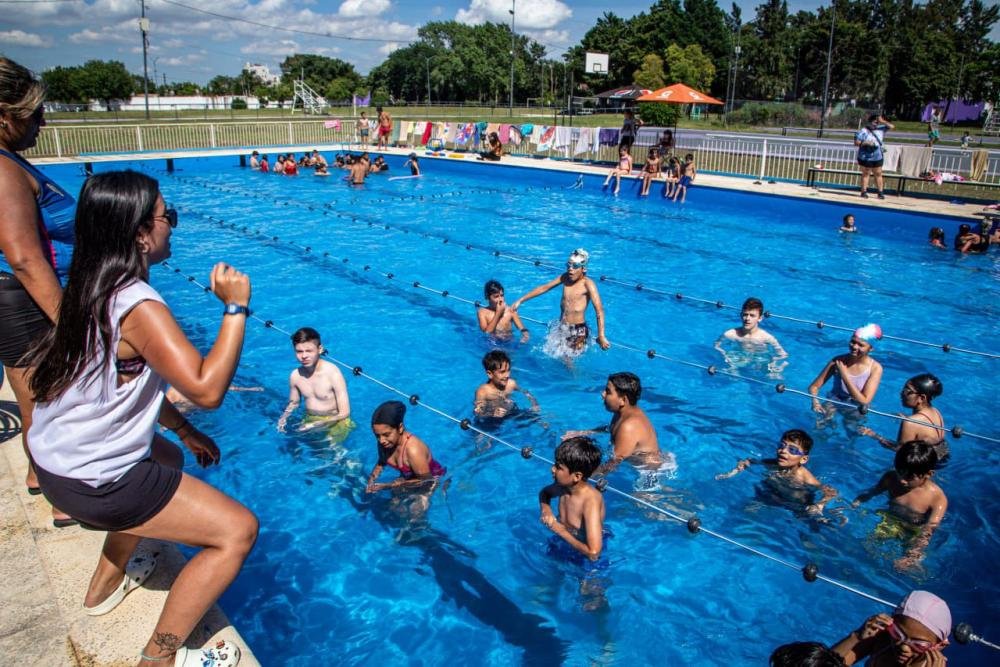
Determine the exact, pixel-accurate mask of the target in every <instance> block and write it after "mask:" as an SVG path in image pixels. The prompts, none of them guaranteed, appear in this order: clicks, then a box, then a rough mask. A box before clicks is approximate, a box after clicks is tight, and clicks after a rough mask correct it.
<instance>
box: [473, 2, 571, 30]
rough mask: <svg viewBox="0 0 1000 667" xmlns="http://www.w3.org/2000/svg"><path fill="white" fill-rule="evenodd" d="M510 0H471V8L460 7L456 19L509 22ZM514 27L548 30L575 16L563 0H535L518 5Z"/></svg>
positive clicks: (474, 21)
mask: <svg viewBox="0 0 1000 667" xmlns="http://www.w3.org/2000/svg"><path fill="white" fill-rule="evenodd" d="M511 4H512V3H511V2H510V0H470V2H469V7H468V9H459V10H458V13H457V14H455V20H456V21H458V22H459V23H468V24H472V25H475V24H478V23H485V22H486V21H493V22H494V23H509V22H510V8H511ZM515 11H516V14H515V17H514V27H515V29H518V28H524V29H527V30H545V29H547V28H552V27H555V26H556V25H557V24H559V23H560V22H562V21H565V20H566V19H568V18H569V17H571V16H572V15H573V10H571V9H570V8H569V6H567V5H566V3H564V2H560V0H532V1H531V2H526V3H522V4H521V6H520V7H516V8H515Z"/></svg>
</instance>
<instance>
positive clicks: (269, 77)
mask: <svg viewBox="0 0 1000 667" xmlns="http://www.w3.org/2000/svg"><path fill="white" fill-rule="evenodd" d="M243 71H244V72H250V73H251V74H256V75H257V78H258V79H260V80H261V81H263V82H264V85H266V86H276V85H278V84H279V83H280V82H281V76H279V75H278V74H271V70H270V69H269V68H268V66H267V65H257V64H252V63H247V64H246V65H244V66H243Z"/></svg>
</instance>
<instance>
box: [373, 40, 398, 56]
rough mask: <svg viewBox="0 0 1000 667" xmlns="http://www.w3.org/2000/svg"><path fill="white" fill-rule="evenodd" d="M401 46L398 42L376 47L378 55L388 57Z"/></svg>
mask: <svg viewBox="0 0 1000 667" xmlns="http://www.w3.org/2000/svg"><path fill="white" fill-rule="evenodd" d="M400 46H402V45H401V44H400V43H399V42H389V43H388V44H383V45H382V46H380V47H378V52H379V55H382V56H388V55H389V54H390V53H392V52H393V51H395V50H396V49H398V48H399V47H400Z"/></svg>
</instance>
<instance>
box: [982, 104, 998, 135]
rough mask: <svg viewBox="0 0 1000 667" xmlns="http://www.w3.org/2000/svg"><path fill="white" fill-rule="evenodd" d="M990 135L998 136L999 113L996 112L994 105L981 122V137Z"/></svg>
mask: <svg viewBox="0 0 1000 667" xmlns="http://www.w3.org/2000/svg"><path fill="white" fill-rule="evenodd" d="M991 134H996V135H1000V111H998V110H997V107H996V105H994V106H993V108H992V109H990V112H989V114H987V116H986V120H985V121H984V122H983V136H989V135H991Z"/></svg>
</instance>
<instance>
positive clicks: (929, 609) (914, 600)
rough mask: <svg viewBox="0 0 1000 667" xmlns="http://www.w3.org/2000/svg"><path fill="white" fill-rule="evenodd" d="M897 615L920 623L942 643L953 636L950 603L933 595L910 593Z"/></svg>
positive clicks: (900, 604) (904, 599)
mask: <svg viewBox="0 0 1000 667" xmlns="http://www.w3.org/2000/svg"><path fill="white" fill-rule="evenodd" d="M895 613H897V614H900V615H902V616H908V617H910V618H912V619H913V620H914V621H919V622H920V623H922V624H923V625H924V627H926V628H927V629H928V630H930V631H931V632H933V633H934V636H935V637H937V638H938V639H940V640H942V641H943V640H945V639H947V638H948V635H949V634H951V610H950V609H948V603H947V602H945V601H944V600H942V599H941V598H939V597H938V596H936V595H934V594H933V593H928V592H927V591H912V592H910V594H909V595H907V596H906V597H905V598H903V601H902V602H900V603H899V606H898V607H896V612H895Z"/></svg>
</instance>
